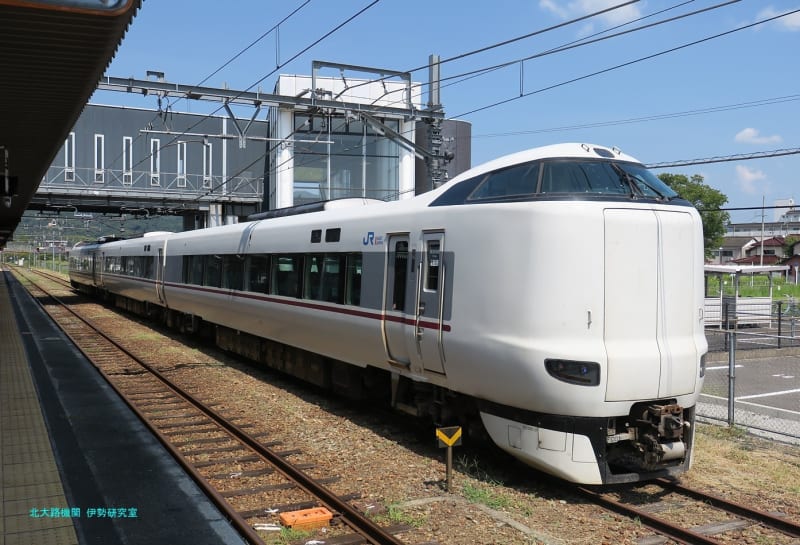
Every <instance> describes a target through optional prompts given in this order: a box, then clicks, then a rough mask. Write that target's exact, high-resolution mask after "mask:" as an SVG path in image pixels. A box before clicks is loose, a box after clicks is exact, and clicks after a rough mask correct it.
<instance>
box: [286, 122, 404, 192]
mask: <svg viewBox="0 0 800 545" xmlns="http://www.w3.org/2000/svg"><path fill="white" fill-rule="evenodd" d="M381 122H382V123H383V124H385V125H386V126H388V127H389V128H391V129H393V130H395V131H399V130H400V122H399V121H398V120H396V119H384V120H381ZM326 141H327V142H326ZM323 142H326V143H323ZM294 149H295V152H294V204H303V203H304V202H313V201H318V200H328V199H336V198H343V197H367V198H373V199H384V200H390V199H396V198H397V197H398V192H399V184H400V145H399V144H398V143H396V142H394V141H392V140H391V139H389V138H387V137H386V136H385V135H384V134H382V131H379V130H378V129H376V128H374V127H372V126H371V125H369V124H366V123H364V122H362V121H358V120H352V119H348V118H346V117H344V116H343V117H335V116H324V117H313V116H312V117H310V118H309V116H308V114H299V113H298V114H296V116H295V142H294Z"/></svg>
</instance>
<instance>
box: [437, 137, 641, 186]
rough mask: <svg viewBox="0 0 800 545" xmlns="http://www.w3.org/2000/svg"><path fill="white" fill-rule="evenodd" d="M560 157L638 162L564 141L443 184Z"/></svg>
mask: <svg viewBox="0 0 800 545" xmlns="http://www.w3.org/2000/svg"><path fill="white" fill-rule="evenodd" d="M556 158H558V159H560V158H564V159H567V158H574V159H614V160H617V161H625V162H630V163H639V160H638V159H636V158H634V157H631V156H630V155H627V154H625V153H622V151H620V150H619V149H617V148H615V147H611V148H609V147H608V146H599V145H597V144H585V143H583V144H582V143H577V142H572V143H566V144H551V145H549V146H540V147H538V148H531V149H528V150H524V151H518V152H516V153H511V154H509V155H504V156H503V157H498V158H497V159H493V160H491V161H488V162H486V163H483V164H481V165H478V166H476V167H474V168H471V169H469V170H467V171H465V172H463V173H461V174H459V175H458V176H456V177H455V178H453V179H452V180H451V181H450V182H449V183H447V184H444V185H445V186H451V187H452V184H456V183H458V182H460V181H462V180H465V179H468V178H472V177H473V176H477V175H480V174H482V173H484V172H490V171H492V170H497V169H500V168H504V167H507V166H511V165H516V164H518V163H526V162H528V161H535V160H537V159H556Z"/></svg>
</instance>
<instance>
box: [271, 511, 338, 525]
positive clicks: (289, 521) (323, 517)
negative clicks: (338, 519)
mask: <svg viewBox="0 0 800 545" xmlns="http://www.w3.org/2000/svg"><path fill="white" fill-rule="evenodd" d="M332 518H333V513H331V512H330V511H328V510H327V509H326V508H324V507H313V508H311V509H302V510H300V511H289V512H288V513H281V514H280V519H281V524H283V525H284V526H287V527H289V528H294V529H295V530H314V529H315V528H321V527H323V526H327V525H328V522H330V520H331V519H332Z"/></svg>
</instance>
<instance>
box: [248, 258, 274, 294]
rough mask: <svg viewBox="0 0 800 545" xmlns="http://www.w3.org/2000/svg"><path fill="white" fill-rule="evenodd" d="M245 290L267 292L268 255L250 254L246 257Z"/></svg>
mask: <svg viewBox="0 0 800 545" xmlns="http://www.w3.org/2000/svg"><path fill="white" fill-rule="evenodd" d="M247 281H248V284H247V291H255V292H258V293H269V256H268V255H251V256H249V257H248V258H247Z"/></svg>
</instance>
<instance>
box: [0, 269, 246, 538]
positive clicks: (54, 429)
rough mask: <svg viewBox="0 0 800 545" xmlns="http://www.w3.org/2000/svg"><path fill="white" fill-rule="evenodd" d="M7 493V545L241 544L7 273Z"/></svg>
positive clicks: (1, 424)
mask: <svg viewBox="0 0 800 545" xmlns="http://www.w3.org/2000/svg"><path fill="white" fill-rule="evenodd" d="M0 484H2V491H1V492H0V534H2V538H0V539H1V541H0V545H25V544H30V545H34V544H35V545H50V544H53V545H56V544H57V545H72V544H79V545H83V544H96V543H97V544H100V543H102V544H108V543H171V544H183V543H186V544H209V545H211V544H220V543H222V544H237V545H239V544H243V543H244V541H243V540H242V538H241V537H240V536H239V534H238V533H237V532H236V531H235V530H234V529H233V528H232V527H231V526H230V524H229V523H228V521H227V520H226V519H225V518H224V516H223V515H222V514H221V513H220V512H219V510H218V509H217V508H216V506H214V505H213V504H212V503H211V502H210V501H209V500H208V499H207V498H206V496H205V495H204V494H203V493H202V491H201V490H200V489H199V488H198V487H197V485H196V484H195V483H194V481H192V480H191V478H190V477H188V476H187V475H186V474H185V472H183V470H182V469H181V467H180V466H179V465H178V464H177V463H176V462H175V460H174V459H173V458H172V457H171V456H170V455H169V454H168V453H167V451H166V450H165V449H164V448H163V447H162V446H161V444H160V443H159V442H158V441H157V440H156V439H155V438H154V437H153V436H152V435H151V434H150V433H149V431H148V430H147V428H145V426H144V425H143V424H142V423H141V422H140V421H139V420H138V418H137V417H136V416H135V415H134V414H133V412H131V411H130V409H129V408H128V407H127V405H125V403H124V402H123V401H122V400H120V399H119V398H118V397H117V396H116V394H115V393H114V391H113V390H112V389H111V388H110V387H109V386H108V385H107V384H106V383H105V380H104V379H103V378H102V376H101V375H100V374H99V373H98V372H97V370H96V369H95V368H94V367H93V366H92V365H91V364H90V363H89V362H88V361H86V359H85V358H84V357H83V356H82V354H81V353H80V352H79V351H78V350H77V349H75V347H74V346H73V345H72V344H71V342H70V341H69V340H68V339H67V338H66V337H65V336H64V335H63V334H62V333H61V331H60V330H59V329H58V328H57V327H56V326H55V325H54V324H53V323H52V321H51V320H50V319H49V317H48V316H47V314H46V313H45V312H44V311H43V310H42V309H41V307H40V306H39V305H38V304H37V303H36V302H35V301H34V300H33V299H32V298H31V297H30V295H29V294H28V293H27V292H26V291H25V290H24V288H23V287H22V286H21V285H20V284H19V283H18V282H17V281H16V280H15V279H14V277H13V275H12V274H11V273H10V272H8V271H2V270H0Z"/></svg>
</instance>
